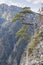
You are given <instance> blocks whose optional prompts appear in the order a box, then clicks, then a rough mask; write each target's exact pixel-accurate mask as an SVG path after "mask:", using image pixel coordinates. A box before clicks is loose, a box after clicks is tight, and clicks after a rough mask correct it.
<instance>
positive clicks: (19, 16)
mask: <svg viewBox="0 0 43 65" xmlns="http://www.w3.org/2000/svg"><path fill="white" fill-rule="evenodd" d="M22 17H23V13H19V14H16V16H15V17H14V18H13V20H12V21H13V22H14V21H16V20H21V19H22Z"/></svg>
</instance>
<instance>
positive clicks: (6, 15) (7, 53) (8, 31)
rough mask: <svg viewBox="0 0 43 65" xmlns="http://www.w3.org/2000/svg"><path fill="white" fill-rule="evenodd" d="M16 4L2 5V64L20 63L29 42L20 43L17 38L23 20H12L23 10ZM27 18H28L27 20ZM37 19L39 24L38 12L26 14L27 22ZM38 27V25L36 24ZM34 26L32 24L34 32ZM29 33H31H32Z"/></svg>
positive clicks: (0, 28) (0, 40) (31, 31)
mask: <svg viewBox="0 0 43 65" xmlns="http://www.w3.org/2000/svg"><path fill="white" fill-rule="evenodd" d="M21 9H22V8H18V7H16V6H8V5H5V4H2V5H0V65H19V64H20V60H21V57H22V55H23V53H24V50H25V48H26V46H27V45H28V42H27V41H26V40H23V41H22V42H21V43H19V41H18V39H16V38H15V36H16V32H17V31H18V30H19V29H21V27H22V26H23V25H22V24H21V22H19V21H16V22H12V18H13V17H14V16H15V15H16V14H17V13H18V12H20V11H21ZM26 19H27V20H26ZM28 20H29V22H30V21H31V22H32V21H35V22H36V23H37V24H38V19H37V14H36V13H32V14H26V17H25V22H26V21H28ZM36 28H37V25H36ZM33 31H34V26H33V27H32V26H30V33H32V34H33ZM30 33H29V34H30Z"/></svg>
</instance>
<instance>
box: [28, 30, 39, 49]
mask: <svg viewBox="0 0 43 65" xmlns="http://www.w3.org/2000/svg"><path fill="white" fill-rule="evenodd" d="M37 32H38V30H37V31H36V33H35V34H34V36H33V39H32V40H31V42H30V44H29V48H32V49H33V48H34V47H36V45H37V44H38V43H39V41H40V32H38V33H37Z"/></svg>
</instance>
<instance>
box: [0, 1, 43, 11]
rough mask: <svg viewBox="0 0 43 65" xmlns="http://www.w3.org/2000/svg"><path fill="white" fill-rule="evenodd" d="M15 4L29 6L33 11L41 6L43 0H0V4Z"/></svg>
mask: <svg viewBox="0 0 43 65" xmlns="http://www.w3.org/2000/svg"><path fill="white" fill-rule="evenodd" d="M2 3H6V4H8V5H15V6H18V7H31V9H32V10H33V11H35V12H38V9H39V8H40V7H41V6H42V5H41V4H42V3H43V0H0V4H2Z"/></svg>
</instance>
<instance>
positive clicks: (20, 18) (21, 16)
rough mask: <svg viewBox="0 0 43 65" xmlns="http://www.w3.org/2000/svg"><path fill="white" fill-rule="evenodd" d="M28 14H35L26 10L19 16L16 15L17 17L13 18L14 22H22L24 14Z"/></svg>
mask: <svg viewBox="0 0 43 65" xmlns="http://www.w3.org/2000/svg"><path fill="white" fill-rule="evenodd" d="M26 13H30V14H31V13H33V12H32V11H31V10H27V9H24V10H22V11H21V12H20V13H19V14H16V16H15V17H14V18H13V20H12V21H13V22H14V21H16V20H22V19H23V17H24V14H26Z"/></svg>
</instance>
